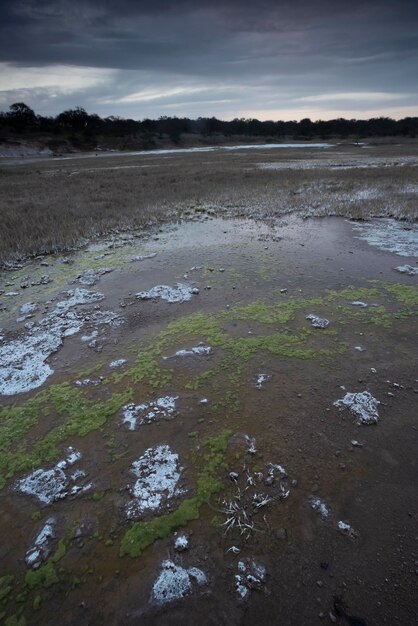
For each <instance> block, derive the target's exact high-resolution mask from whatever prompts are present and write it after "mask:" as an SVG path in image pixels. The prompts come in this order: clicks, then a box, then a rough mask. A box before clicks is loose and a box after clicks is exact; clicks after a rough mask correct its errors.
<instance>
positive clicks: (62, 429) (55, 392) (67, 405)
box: [0, 383, 132, 478]
mask: <svg viewBox="0 0 418 626" xmlns="http://www.w3.org/2000/svg"><path fill="white" fill-rule="evenodd" d="M131 397H132V391H131V390H126V391H125V392H123V393H115V394H113V395H112V396H111V397H110V398H109V399H108V400H105V401H103V402H97V401H95V400H89V399H87V398H86V397H85V396H84V394H83V392H82V391H81V390H80V389H75V388H73V387H71V385H70V384H68V383H64V384H61V385H51V387H49V388H48V389H47V390H46V391H45V392H41V394H39V396H36V397H35V399H34V404H35V405H36V406H37V408H38V409H39V408H42V407H43V403H44V402H50V404H51V407H52V408H54V410H55V412H56V413H57V415H58V416H59V417H62V418H63V422H62V423H61V424H60V425H59V426H56V427H55V428H53V429H52V430H51V431H50V432H49V433H48V434H47V435H46V436H45V437H44V438H43V439H41V440H39V441H37V442H35V443H34V444H31V445H30V446H26V447H25V445H24V444H23V443H20V444H19V446H18V447H17V448H13V447H12V446H11V440H12V439H13V440H14V439H15V435H14V433H13V435H12V434H10V436H9V437H8V441H7V444H6V442H5V440H3V446H2V447H1V446H0V449H1V452H2V454H1V455H0V470H3V471H4V470H6V471H7V475H6V477H7V478H11V477H12V476H13V475H14V474H15V473H16V472H21V471H26V470H29V469H31V468H33V467H36V466H39V465H42V464H43V463H46V462H48V461H52V460H53V459H55V458H57V456H59V455H60V453H61V445H62V444H63V443H64V442H65V441H66V440H68V439H69V438H70V437H72V436H76V435H77V436H80V437H84V436H86V435H88V434H89V433H90V432H92V431H93V430H97V429H98V428H100V427H102V426H103V425H104V424H105V423H106V421H107V419H108V418H109V417H110V416H112V415H114V414H115V413H116V411H118V410H119V409H120V408H121V407H122V406H123V405H124V404H126V402H128V401H129V400H130V399H131ZM28 403H29V406H30V407H31V401H30V400H29V402H28ZM28 403H25V404H23V405H22V406H20V407H14V406H13V407H11V408H10V409H9V411H10V413H7V409H5V411H6V414H7V420H8V421H9V422H10V424H9V429H10V431H13V425H14V424H15V425H16V430H17V431H19V432H20V431H21V430H22V428H21V426H19V420H18V418H19V417H20V416H21V415H23V414H24V411H25V408H26V406H27V405H28ZM32 408H33V407H32ZM32 418H33V421H34V422H35V423H36V422H37V417H35V412H33V414H32ZM31 425H32V424H31ZM21 436H23V433H22V435H21ZM0 441H1V439H0Z"/></svg>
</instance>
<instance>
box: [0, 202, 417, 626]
mask: <svg viewBox="0 0 418 626" xmlns="http://www.w3.org/2000/svg"><path fill="white" fill-rule="evenodd" d="M359 229H360V230H359ZM379 233H380V234H379ZM363 235H364V236H367V237H368V238H369V241H371V242H372V243H373V244H374V245H370V244H369V243H368V241H367V240H366V239H362V238H360V237H362V236H363ZM417 241H418V233H417V228H416V226H414V225H412V226H407V228H405V227H403V226H402V225H401V224H400V223H396V222H394V221H391V220H389V221H382V220H376V221H374V222H372V223H371V225H366V228H363V225H362V224H359V223H357V224H353V223H350V222H349V221H346V220H343V219H342V218H317V219H309V220H303V219H301V218H298V217H297V216H287V217H286V218H279V219H273V218H271V219H266V220H258V221H256V220H252V219H243V218H242V219H228V220H226V219H222V218H214V217H213V216H212V215H211V214H210V213H209V214H208V213H206V212H201V213H200V214H199V218H198V219H196V220H194V221H190V222H185V223H179V224H178V225H172V226H166V227H161V228H160V229H159V230H155V231H153V232H149V233H148V234H147V235H145V234H143V235H142V236H141V237H136V236H133V235H122V236H115V237H112V238H111V239H107V240H103V241H101V242H100V243H96V244H94V245H91V246H90V247H88V248H86V249H85V250H83V251H80V252H75V253H73V254H71V255H69V256H67V257H63V256H48V257H44V258H42V257H41V258H38V259H35V260H33V261H32V262H31V263H29V264H26V265H24V267H22V268H16V269H14V270H13V271H9V272H4V273H3V274H2V275H1V285H0V290H1V291H2V292H3V293H2V295H1V311H0V316H1V317H0V326H1V329H2V330H1V332H0V337H1V340H0V341H1V343H0V350H2V353H1V354H2V362H1V368H0V385H1V392H2V395H1V404H2V409H1V413H0V446H1V452H2V454H1V460H0V475H1V479H0V480H1V485H2V491H1V492H0V499H1V513H0V532H1V536H2V538H3V539H2V541H1V547H0V559H1V572H0V574H1V578H0V602H1V604H0V613H1V617H2V620H3V621H4V623H6V624H8V625H9V626H11V625H12V624H22V625H23V624H25V623H26V624H42V625H46V624H48V625H49V624H56V623H57V619H58V618H57V615H59V623H60V624H68V625H70V624H80V625H84V624H85V625H87V624H89V625H96V624H103V623H105V624H115V625H116V624H118V625H119V624H126V625H130V624H179V623H184V624H195V623H202V624H213V625H214V624H217V625H218V624H228V625H229V624H248V625H249V624H254V623H263V624H276V623H280V624H286V625H289V626H293V625H294V626H301V625H311V624H316V623H321V621H322V622H323V623H334V622H337V623H341V624H346V623H357V624H363V623H365V624H368V625H376V626H377V625H381V624H388V625H389V624H390V625H392V624H402V625H407V624H413V623H416V622H417V621H418V616H417V602H416V584H417V571H418V570H417V567H418V547H417V517H418V510H417V500H416V474H417V460H416V459H417V455H416V438H417V429H418V424H417V421H416V406H417V393H418V381H417V341H416V338H417V325H416V313H417V306H418V290H417V287H416V281H417V275H416V273H415V270H416V268H417V267H418V266H417V257H418V246H417ZM384 248H389V249H390V250H391V251H389V250H388V249H384ZM397 252H401V253H402V255H403V256H400V255H399V254H397ZM397 267H400V268H401V269H405V268H406V270H405V271H399V270H396V269H395V268H397ZM94 270H106V271H94ZM45 277H46V278H45ZM32 283H35V284H32ZM22 285H24V286H23V287H22ZM176 285H177V287H176ZM156 286H160V288H159V289H157V290H154V291H152V292H150V290H152V289H153V288H154V287H156ZM161 286H167V288H166V289H162V288H161ZM13 294H14V295H13ZM138 294H139V295H138ZM160 296H163V297H164V298H168V300H167V299H163V298H161V297H160ZM170 299H171V300H174V301H170ZM28 303H29V304H31V305H33V306H24V305H28ZM22 306H23V309H22ZM310 314H313V315H314V316H317V317H318V318H319V322H318V325H317V327H315V326H314V324H313V323H315V319H313V320H310V319H306V318H307V317H308V316H309V315H310ZM327 321H328V322H329V323H328V324H327V323H326V322H327ZM48 329H49V334H50V336H48ZM350 394H358V395H357V396H353V395H350ZM339 400H341V401H344V402H345V404H344V403H343V402H340V403H339V404H337V405H336V404H335V403H336V402H337V401H339ZM336 598H340V599H341V600H337V603H336V604H335V599H336ZM347 615H348V616H355V617H357V618H358V621H357V622H349V621H348V618H347V617H346V616H347ZM25 620H26V621H25ZM361 620H363V621H361Z"/></svg>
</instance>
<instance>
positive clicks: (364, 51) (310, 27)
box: [0, 0, 418, 121]
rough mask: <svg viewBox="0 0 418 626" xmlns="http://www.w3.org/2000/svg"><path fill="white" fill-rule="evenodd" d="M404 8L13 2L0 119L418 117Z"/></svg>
mask: <svg viewBox="0 0 418 626" xmlns="http://www.w3.org/2000/svg"><path fill="white" fill-rule="evenodd" d="M417 76H418V3H417V2H416V1H415V0H414V1H413V0H398V2H396V1H395V0H387V1H384V0H383V1H380V2H377V1H376V0H369V1H368V2H361V1H360V0H351V1H350V2H348V0H340V1H338V0H334V2H331V1H330V0H321V1H320V2H316V3H312V2H308V0H300V1H298V0H293V2H290V1H287V0H277V1H273V0H265V1H261V2H259V3H258V4H257V5H255V4H254V3H250V2H247V1H239V0H225V1H224V2H219V1H218V0H212V1H211V2H207V0H203V1H199V0H195V1H194V2H192V1H191V0H177V1H176V3H172V2H167V1H166V0H154V1H153V2H144V1H142V0H138V1H135V0H119V1H118V2H114V1H113V0H101V1H97V0H90V1H89V0H87V1H81V0H73V1H72V2H70V0H56V1H54V2H51V1H50V0H14V2H10V3H8V6H0V110H7V109H8V107H9V106H10V104H12V103H13V102H25V103H26V104H27V105H28V106H30V107H31V108H32V109H34V110H35V112H36V113H40V114H42V115H56V114H58V113H60V112H61V111H63V110H65V109H68V108H74V107H76V106H82V107H84V108H85V109H86V110H87V111H88V112H89V113H98V114H99V115H100V116H102V117H106V116H108V115H119V116H121V117H129V118H134V119H144V118H146V117H149V118H153V119H155V118H158V117H160V116H162V115H168V116H174V115H176V116H178V117H190V118H196V117H199V116H201V117H212V116H215V117H217V118H220V119H225V120H229V119H233V118H241V117H246V118H250V117H255V118H258V119H260V120H266V119H275V120H278V119H282V120H300V119H302V118H305V117H309V118H311V119H312V120H313V121H315V120H318V119H323V120H326V119H332V118H338V117H345V118H349V119H351V118H357V119H367V118H370V117H379V116H385V117H393V118H395V119H400V118H403V117H408V116H412V117H415V116H418V81H417Z"/></svg>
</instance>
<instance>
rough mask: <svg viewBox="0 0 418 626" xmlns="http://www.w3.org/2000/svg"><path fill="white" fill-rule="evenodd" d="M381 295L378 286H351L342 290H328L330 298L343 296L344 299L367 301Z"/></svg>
mask: <svg viewBox="0 0 418 626" xmlns="http://www.w3.org/2000/svg"><path fill="white" fill-rule="evenodd" d="M377 296H379V290H378V289H376V287H354V286H352V285H351V286H349V287H346V288H345V289H341V291H328V298H329V299H335V298H343V299H344V300H350V302H355V301H361V302H363V301H365V300H366V301H367V300H371V299H372V298H376V297H377Z"/></svg>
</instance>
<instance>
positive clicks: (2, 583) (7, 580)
mask: <svg viewBox="0 0 418 626" xmlns="http://www.w3.org/2000/svg"><path fill="white" fill-rule="evenodd" d="M14 578H15V577H14V576H12V575H6V576H0V602H1V603H5V602H7V601H8V600H9V599H10V593H11V591H12V583H13V581H14Z"/></svg>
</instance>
